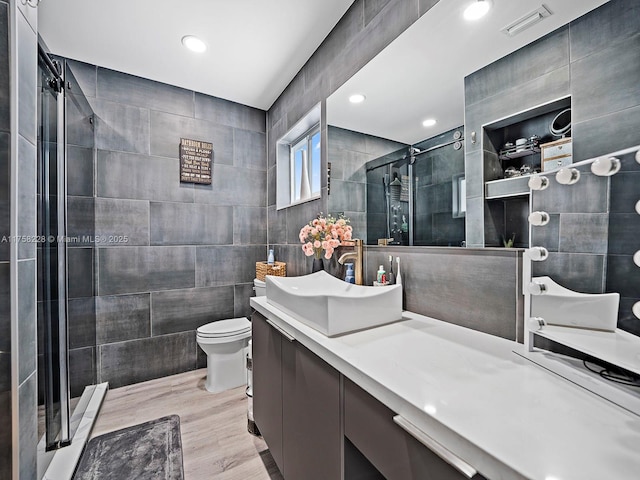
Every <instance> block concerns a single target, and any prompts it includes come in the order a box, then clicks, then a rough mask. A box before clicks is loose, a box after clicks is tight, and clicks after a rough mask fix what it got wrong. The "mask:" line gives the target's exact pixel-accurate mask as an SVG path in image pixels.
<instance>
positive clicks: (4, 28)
mask: <svg viewBox="0 0 640 480" xmlns="http://www.w3.org/2000/svg"><path fill="white" fill-rule="evenodd" d="M30 10H32V9H30V8H29V7H27V6H25V5H22V4H20V2H14V3H11V4H10V5H9V4H8V3H7V2H5V1H0V71H1V72H2V73H0V88H1V89H2V90H3V91H2V92H1V93H0V169H2V172H3V176H5V180H4V181H3V182H1V183H0V236H4V235H6V236H9V235H34V234H35V232H36V208H35V205H36V147H35V143H36V137H37V131H36V121H35V115H36V95H37V88H36V85H37V76H36V71H37V49H36V47H37V18H36V16H35V15H34V13H33V12H31V11H30ZM9 25H11V28H10V27H9ZM13 42H15V45H16V47H17V49H18V58H17V59H14V60H15V62H12V63H10V62H9V50H8V45H9V43H13ZM12 69H15V71H12ZM11 78H16V79H17V82H18V83H19V85H20V87H21V88H20V89H18V92H17V93H18V98H17V99H16V101H17V104H18V106H19V108H18V109H17V111H11V109H10V97H9V95H10V92H11V88H10V86H11V85H10V79H11ZM12 117H13V118H12ZM11 120H15V121H16V123H15V125H17V129H16V130H15V131H11ZM11 150H13V151H14V152H15V155H13V156H11V155H10V152H11ZM16 171H17V172H18V183H17V185H15V186H12V185H11V183H10V180H7V179H8V178H10V177H9V176H8V173H9V172H16ZM12 187H14V188H13V190H14V192H17V193H16V194H15V196H13V197H12V196H11V190H12ZM9 215H14V216H15V218H16V219H17V230H15V231H14V230H13V229H11V228H10V226H9V223H8V222H7V219H8V218H9ZM12 261H13V262H17V264H16V265H15V269H14V270H13V273H12V272H11V270H12V269H11V268H10V264H11V262H12ZM10 285H14V286H15V288H16V292H15V295H14V297H15V299H16V302H17V304H16V305H12V300H11V298H10V297H9V291H10ZM0 297H3V299H4V301H3V302H2V304H3V305H2V307H0V330H1V331H2V332H3V333H4V334H9V333H10V332H13V333H14V335H15V336H16V337H17V342H16V343H15V344H13V345H11V344H10V343H9V342H10V340H9V338H11V335H10V334H9V335H8V337H6V338H5V340H4V341H3V342H0V403H1V404H2V409H1V410H0V422H1V423H2V424H3V425H4V427H3V428H2V430H3V433H2V434H1V435H0V459H1V460H0V477H2V478H5V477H6V478H9V477H11V473H12V472H11V470H12V469H13V470H14V472H13V474H14V476H15V475H16V473H18V476H19V478H35V477H36V475H37V473H36V458H37V442H38V438H37V375H36V368H37V333H36V325H37V319H36V246H35V244H34V243H31V242H21V243H18V244H14V245H9V246H8V247H7V246H6V245H4V246H2V247H0ZM12 307H13V308H14V309H15V310H14V311H15V313H16V314H15V315H14V316H13V317H11V316H10V315H11V314H10V312H11V310H12ZM14 338H15V337H14ZM8 340H9V341H8ZM12 349H13V352H12ZM11 355H13V358H18V359H19V364H18V365H17V368H16V371H17V375H18V378H15V379H13V380H15V382H13V383H12V382H11V380H12V377H11V368H10V366H11V360H10V358H11ZM13 388H16V389H17V391H14V390H13ZM12 396H13V398H14V399H17V405H16V404H13V405H12V403H11V397H12ZM16 407H17V409H16V410H15V411H13V412H12V408H16ZM12 413H13V414H15V416H17V417H16V418H13V417H12ZM12 418H13V422H12ZM11 425H14V426H16V428H17V433H16V432H14V431H12V427H11ZM15 439H17V444H13V443H12V441H13V440H15ZM12 451H13V452H17V457H16V456H13V459H15V458H17V461H18V464H17V465H12ZM16 478H17V477H16Z"/></svg>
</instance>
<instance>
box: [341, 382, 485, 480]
mask: <svg viewBox="0 0 640 480" xmlns="http://www.w3.org/2000/svg"><path fill="white" fill-rule="evenodd" d="M394 416H395V413H394V412H393V411H391V410H390V409H388V408H387V407H386V406H384V405H383V404H382V403H380V402H379V401H378V400H376V399H375V398H373V397H372V396H371V395H369V394H368V393H367V392H365V391H364V390H362V389H361V388H360V387H358V386H357V385H356V384H355V383H353V382H351V381H350V380H348V379H347V378H345V379H344V434H345V436H346V437H347V438H348V439H349V441H350V442H351V443H352V444H353V445H354V446H355V447H356V448H357V449H358V450H359V451H360V452H361V453H362V454H363V455H364V456H365V457H366V458H367V459H368V460H369V462H371V464H372V465H373V466H374V467H375V468H376V469H377V470H378V471H379V472H380V473H381V474H382V475H384V476H385V478H386V479H387V480H418V479H420V480H468V477H466V476H465V475H463V474H462V473H460V472H459V471H458V470H456V469H455V468H453V467H452V466H451V465H449V464H448V463H446V462H445V461H443V460H442V459H441V458H440V457H439V456H438V455H436V454H435V453H433V452H432V451H431V450H429V449H428V448H427V447H425V446H424V445H423V444H421V443H420V442H419V441H417V440H416V439H415V438H414V437H413V436H411V435H409V434H408V433H407V432H405V431H404V430H403V429H402V428H400V427H399V426H398V425H396V424H395V423H394V421H393V417H394ZM473 478H474V479H482V478H483V477H482V476H480V475H476V476H475V477H473Z"/></svg>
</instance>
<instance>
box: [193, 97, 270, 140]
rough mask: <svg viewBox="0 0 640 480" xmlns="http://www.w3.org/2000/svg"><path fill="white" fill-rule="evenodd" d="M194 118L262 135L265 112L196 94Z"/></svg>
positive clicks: (264, 128) (264, 127)
mask: <svg viewBox="0 0 640 480" xmlns="http://www.w3.org/2000/svg"><path fill="white" fill-rule="evenodd" d="M195 106H196V110H195V117H196V118H198V119H202V120H208V121H211V122H214V123H218V124H220V125H228V126H230V127H234V128H241V129H243V130H252V131H254V132H261V133H264V132H265V131H266V112H264V111H263V110H259V109H257V108H252V107H248V106H246V105H241V104H239V103H235V102H231V101H229V100H224V99H222V98H216V97H211V96H209V95H203V94H201V93H196V95H195Z"/></svg>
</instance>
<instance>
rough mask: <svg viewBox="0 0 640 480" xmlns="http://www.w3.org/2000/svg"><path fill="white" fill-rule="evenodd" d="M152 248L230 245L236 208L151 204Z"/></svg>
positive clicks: (191, 204)
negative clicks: (153, 246) (163, 246)
mask: <svg viewBox="0 0 640 480" xmlns="http://www.w3.org/2000/svg"><path fill="white" fill-rule="evenodd" d="M150 212H151V214H150V223H151V245H229V244H231V243H233V237H234V233H233V224H234V220H233V208H232V207H218V206H214V205H202V204H195V203H156V202H151V209H150Z"/></svg>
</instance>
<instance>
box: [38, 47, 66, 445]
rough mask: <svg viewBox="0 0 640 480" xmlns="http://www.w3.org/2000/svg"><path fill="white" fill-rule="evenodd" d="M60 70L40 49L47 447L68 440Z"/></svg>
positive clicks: (41, 299) (40, 261) (40, 259)
mask: <svg viewBox="0 0 640 480" xmlns="http://www.w3.org/2000/svg"><path fill="white" fill-rule="evenodd" d="M60 70H61V69H59V67H58V66H57V65H56V64H54V63H53V62H52V61H51V59H50V58H49V57H48V55H47V54H46V53H45V52H43V51H40V55H39V87H40V88H39V93H40V98H39V103H38V105H39V109H40V111H39V112H38V118H39V129H38V135H39V138H38V235H39V237H40V239H41V242H40V243H39V247H38V268H39V275H38V276H39V281H38V314H39V318H40V326H39V328H40V330H41V332H42V335H41V341H40V345H39V348H40V350H41V351H40V352H39V353H41V354H42V359H43V368H42V370H41V371H40V375H42V376H43V377H44V407H45V431H46V448H47V450H51V449H55V448H59V447H62V446H65V445H68V444H69V379H68V342H67V258H66V243H65V239H66V237H65V235H66V180H65V179H66V172H65V168H66V167H65V148H64V145H65V142H64V94H63V88H62V87H63V85H64V83H63V80H62V77H61V73H60Z"/></svg>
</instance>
